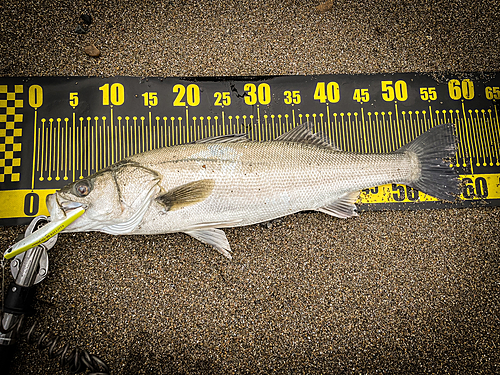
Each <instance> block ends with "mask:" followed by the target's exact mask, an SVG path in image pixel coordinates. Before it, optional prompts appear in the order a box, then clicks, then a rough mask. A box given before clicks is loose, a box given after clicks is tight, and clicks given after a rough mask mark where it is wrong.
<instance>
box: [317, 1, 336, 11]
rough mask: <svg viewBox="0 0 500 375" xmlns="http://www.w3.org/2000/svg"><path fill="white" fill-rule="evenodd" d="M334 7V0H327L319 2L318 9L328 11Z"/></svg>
mask: <svg viewBox="0 0 500 375" xmlns="http://www.w3.org/2000/svg"><path fill="white" fill-rule="evenodd" d="M332 8H333V0H328V1H325V2H324V3H321V4H319V5H318V6H317V7H316V10H317V11H318V12H328V11H329V10H331V9H332Z"/></svg>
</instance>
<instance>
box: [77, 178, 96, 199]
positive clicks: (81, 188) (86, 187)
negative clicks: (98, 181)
mask: <svg viewBox="0 0 500 375" xmlns="http://www.w3.org/2000/svg"><path fill="white" fill-rule="evenodd" d="M91 190H92V186H91V185H90V182H89V181H87V180H81V181H78V182H77V183H76V184H75V186H74V187H73V192H74V194H75V195H76V196H78V197H86V196H87V195H89V193H90V191H91Z"/></svg>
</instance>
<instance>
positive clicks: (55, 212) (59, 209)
mask: <svg viewBox="0 0 500 375" xmlns="http://www.w3.org/2000/svg"><path fill="white" fill-rule="evenodd" d="M46 203H47V209H48V210H49V214H50V217H51V218H52V220H59V219H63V218H65V217H66V214H67V213H68V212H70V211H71V210H74V209H76V208H78V207H82V208H84V209H87V205H86V204H83V203H79V202H74V201H70V200H62V201H61V200H60V196H59V195H58V194H57V193H54V194H49V195H47V200H46Z"/></svg>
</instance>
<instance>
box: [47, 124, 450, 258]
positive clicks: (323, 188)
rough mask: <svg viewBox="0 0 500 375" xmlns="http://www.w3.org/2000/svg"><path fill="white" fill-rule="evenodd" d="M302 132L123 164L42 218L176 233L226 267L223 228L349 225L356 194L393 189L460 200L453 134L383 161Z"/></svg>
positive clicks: (72, 228)
mask: <svg viewBox="0 0 500 375" xmlns="http://www.w3.org/2000/svg"><path fill="white" fill-rule="evenodd" d="M313 128H314V126H313V125H312V124H311V123H309V122H307V123H304V124H301V125H298V126H296V127H295V128H293V129H292V130H290V131H288V132H286V133H284V134H282V135H281V136H279V137H277V138H276V139H274V140H271V141H264V142H256V141H250V140H249V139H248V138H247V136H246V134H235V135H225V136H218V137H211V138H205V139H201V140H198V141H196V142H193V143H189V144H182V145H177V146H172V147H164V148H158V149H154V150H151V151H147V152H143V153H139V154H136V155H133V156H130V157H128V158H125V159H122V160H120V161H118V162H117V163H115V164H113V165H111V166H109V167H106V168H104V169H102V170H100V171H98V172H96V173H95V174H93V175H91V176H89V177H85V178H83V179H80V180H76V181H74V182H72V183H70V184H68V185H66V186H65V187H63V188H62V189H60V190H59V191H56V192H55V193H54V194H51V195H49V196H48V197H47V202H46V203H47V208H48V210H49V213H50V216H51V218H53V219H55V220H61V219H63V218H64V217H65V215H67V214H68V213H69V212H71V210H74V209H77V208H83V209H85V213H84V214H83V215H81V216H80V217H79V218H78V219H77V220H75V221H74V222H73V223H71V224H70V225H69V226H67V227H66V228H65V229H64V231H63V232H87V231H100V232H104V233H108V234H112V235H134V234H143V235H151V234H164V233H175V232H183V233H186V234H188V235H190V236H192V237H194V238H196V239H198V240H199V241H201V242H203V243H205V244H208V245H211V246H213V247H214V248H215V249H216V250H217V251H219V252H220V253H221V254H222V255H223V256H225V257H226V258H228V259H231V257H232V256H231V246H230V244H229V242H228V240H227V237H226V235H225V233H224V231H223V229H224V228H229V227H239V226H245V225H252V224H256V223H261V222H266V221H270V220H273V219H276V218H280V217H283V216H286V215H290V214H294V213H296V212H300V211H320V212H323V213H325V214H328V215H331V216H334V217H337V218H342V219H345V218H350V217H353V216H357V211H356V210H357V207H356V201H357V199H358V197H359V194H360V190H362V189H366V188H371V187H375V186H379V185H384V184H390V183H399V184H405V185H408V186H411V187H413V188H416V189H418V190H420V191H422V192H424V193H426V194H429V195H431V196H433V197H436V198H438V199H441V200H446V201H453V200H454V199H456V197H457V196H458V194H459V179H458V173H457V171H456V170H455V169H454V167H453V163H451V161H452V160H453V158H454V157H455V152H456V149H457V140H456V137H455V129H454V125H453V124H441V125H437V126H435V127H433V128H431V129H430V130H428V131H427V132H425V133H423V134H421V135H420V136H418V137H417V138H415V139H414V140H413V141H411V142H409V143H407V144H406V145H404V146H403V147H401V148H400V149H398V150H396V151H394V152H390V153H378V154H375V153H371V154H366V153H354V152H346V151H342V150H341V149H340V148H339V147H338V146H336V145H334V144H333V145H332V144H331V141H329V139H328V138H327V137H326V136H325V134H323V133H313Z"/></svg>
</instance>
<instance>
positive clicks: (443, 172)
mask: <svg viewBox="0 0 500 375" xmlns="http://www.w3.org/2000/svg"><path fill="white" fill-rule="evenodd" d="M454 129H455V127H454V125H453V124H451V123H450V124H442V125H438V126H435V127H433V128H432V129H430V130H428V131H427V132H425V133H424V134H422V135H420V136H419V137H417V138H416V139H414V140H413V141H411V142H410V143H408V144H406V145H404V146H403V147H401V148H400V149H399V150H397V151H396V152H398V153H406V152H413V153H414V154H416V155H417V157H418V161H419V164H420V168H421V169H420V175H419V177H418V178H417V179H416V180H414V181H411V182H408V183H407V184H408V185H410V186H412V187H414V188H417V189H419V190H420V191H422V192H424V193H426V194H429V195H431V196H433V197H436V198H438V199H442V200H446V201H453V200H455V199H456V197H457V196H458V195H459V194H460V190H459V182H460V181H459V179H458V173H457V171H456V170H455V169H454V168H453V164H452V163H453V159H454V158H455V152H456V149H457V140H456V137H455V131H454Z"/></svg>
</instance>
